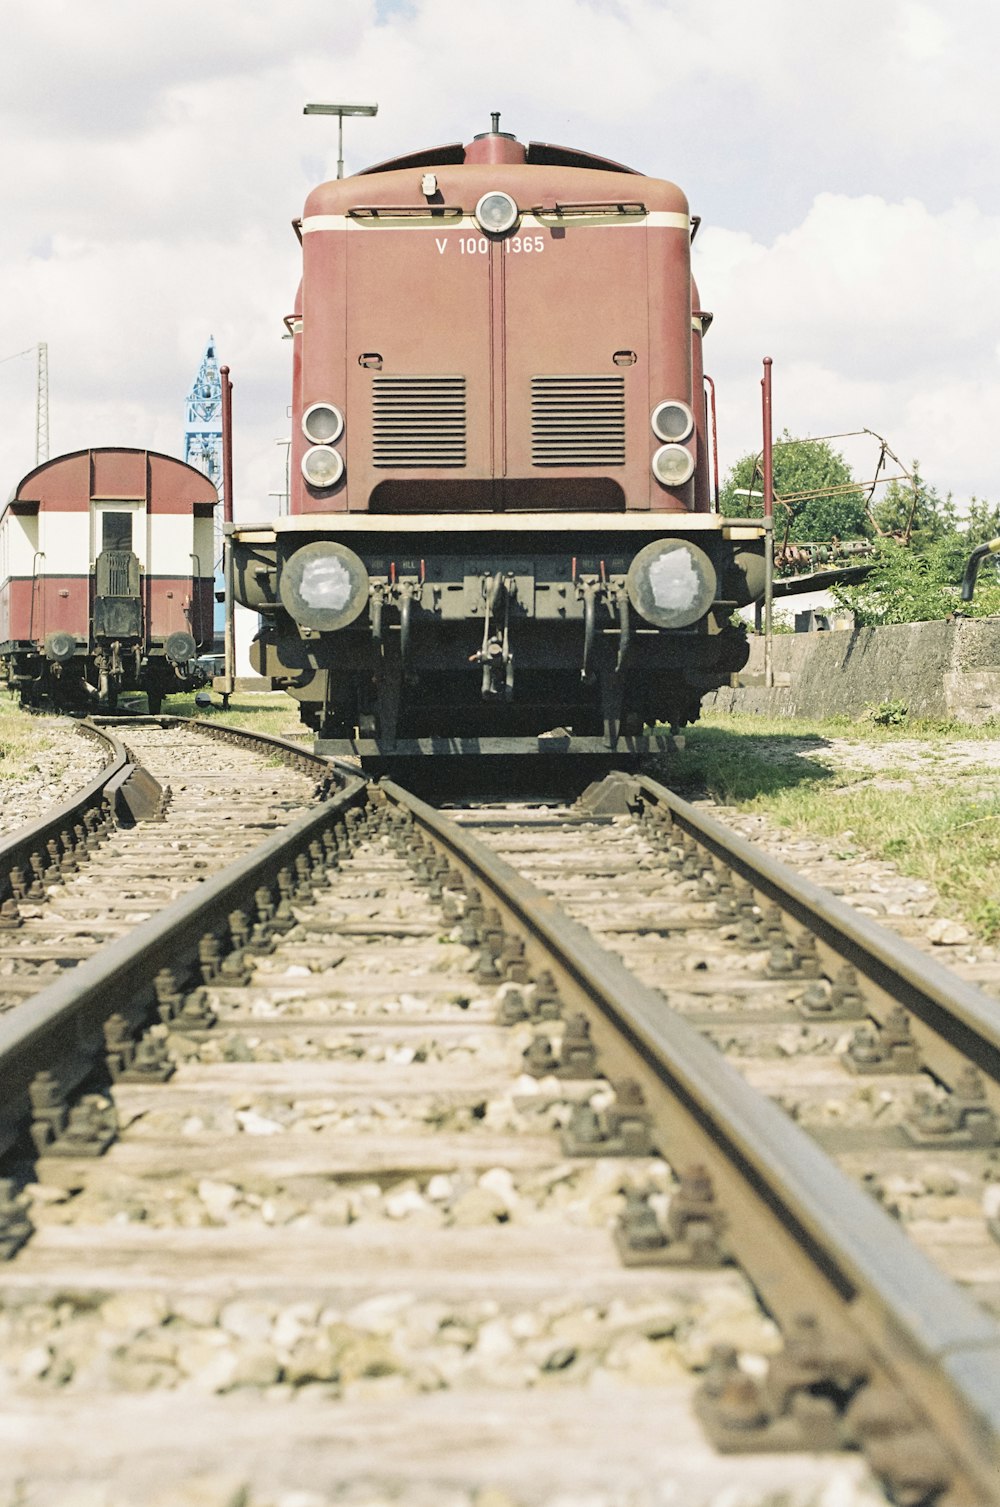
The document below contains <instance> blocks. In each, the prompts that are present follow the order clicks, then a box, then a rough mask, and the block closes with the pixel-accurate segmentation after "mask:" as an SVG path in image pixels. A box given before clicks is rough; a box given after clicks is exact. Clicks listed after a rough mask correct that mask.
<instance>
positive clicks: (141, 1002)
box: [0, 773, 366, 1155]
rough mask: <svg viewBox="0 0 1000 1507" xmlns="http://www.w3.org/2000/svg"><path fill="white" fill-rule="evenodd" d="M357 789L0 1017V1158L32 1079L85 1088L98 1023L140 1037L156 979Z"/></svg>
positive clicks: (185, 959) (194, 956)
mask: <svg viewBox="0 0 1000 1507" xmlns="http://www.w3.org/2000/svg"><path fill="white" fill-rule="evenodd" d="M365 788H366V782H365V781H364V780H363V779H362V778H360V777H358V776H357V774H356V773H355V775H354V776H353V777H352V778H351V779H349V780H346V781H344V783H343V785H342V787H341V789H340V790H338V791H337V792H336V793H335V794H334V795H333V796H332V797H331V798H330V799H328V800H325V801H323V802H321V803H320V804H319V805H317V806H316V807H315V808H313V809H310V810H308V811H306V812H305V813H304V814H303V815H302V816H300V817H298V818H297V819H296V820H295V821H293V822H290V823H289V824H288V826H286V827H283V828H282V829H281V830H280V831H279V832H276V833H274V834H273V835H272V836H271V837H269V838H268V839H267V840H266V841H265V842H263V843H262V844H260V846H259V847H257V848H255V849H254V850H253V852H251V853H249V854H247V855H245V856H244V857H242V858H240V859H238V860H237V861H236V862H235V863H232V864H230V865H229V867H228V868H226V869H223V870H222V871H221V872H220V873H219V874H216V875H215V876H213V877H212V878H211V879H208V880H206V881H205V883H204V884H201V885H198V886H196V887H195V888H194V889H193V890H190V891H188V892H187V893H186V894H184V895H181V896H180V897H179V898H178V899H177V900H175V901H173V902H172V904H170V905H168V906H166V907H165V908H164V909H163V910H162V911H161V912H159V913H158V914H157V915H155V916H152V917H151V918H150V919H149V920H148V921H144V922H142V923H141V924H140V925H138V926H136V927H135V928H134V929H133V930H132V931H130V932H129V933H128V935H127V936H124V937H122V938H120V939H119V940H118V941H116V942H113V943H111V944H110V945H109V946H107V947H105V948H102V949H101V951H100V952H99V953H97V954H95V955H94V956H93V957H91V958H87V959H85V960H84V961H83V962H81V963H79V964H77V966H76V967H75V968H74V969H73V970H72V971H71V972H69V973H68V974H67V975H66V976H65V977H64V978H61V979H59V980H58V981H57V982H56V983H54V984H51V985H49V987H48V988H46V989H43V990H41V991H40V992H39V993H38V994H36V995H33V996H32V997H31V998H30V999H28V1000H26V1001H24V1002H23V1003H22V1004H20V1005H19V1006H18V1007H17V1009H16V1010H12V1011H10V1012H9V1013H8V1014H6V1015H3V1016H0V1155H3V1154H4V1153H6V1152H7V1151H9V1150H10V1148H11V1147H12V1146H13V1145H14V1144H15V1143H16V1142H17V1141H18V1139H19V1138H20V1137H21V1135H22V1134H23V1132H24V1130H25V1128H26V1124H27V1122H28V1120H29V1118H30V1102H29V1097H28V1090H29V1087H30V1085H31V1083H32V1081H33V1080H34V1078H35V1077H36V1075H37V1074H38V1073H42V1072H48V1073H51V1074H52V1075H53V1076H54V1078H55V1079H56V1081H57V1083H58V1085H59V1087H60V1089H61V1090H62V1092H63V1094H65V1095H68V1094H71V1093H72V1092H74V1091H75V1090H76V1089H78V1088H79V1087H80V1085H81V1084H83V1083H85V1082H86V1080H87V1079H88V1078H89V1077H90V1076H91V1075H92V1074H93V1072H94V1070H95V1069H96V1068H99V1066H100V1063H101V1061H102V1058H103V1055H104V1051H105V1042H104V1035H103V1028H104V1025H105V1022H106V1021H108V1020H109V1019H110V1017H111V1016H112V1015H120V1016H122V1017H123V1018H124V1019H125V1021H126V1022H127V1023H128V1025H129V1026H130V1027H131V1028H133V1029H134V1030H138V1031H141V1030H142V1029H143V1028H144V1027H145V1026H146V1024H147V1023H148V1022H149V1020H150V1019H152V1018H153V1015H154V1008H153V1007H154V1000H155V985H154V980H155V977H156V974H157V973H158V971H159V970H161V969H170V970H172V972H173V973H174V975H175V976H176V977H177V978H178V979H179V980H180V981H181V983H182V986H183V981H184V980H185V978H186V977H188V976H193V975H195V974H196V973H197V969H198V949H199V944H200V942H201V940H202V938H203V937H204V936H205V935H206V934H207V933H214V934H215V935H216V936H221V937H223V938H226V937H228V936H229V935H230V918H231V915H232V913H233V912H234V911H239V910H242V911H244V912H246V913H247V914H248V915H253V914H254V912H255V901H256V892H257V891H258V890H259V889H260V888H263V887H266V888H268V889H271V890H274V888H275V886H276V885H277V880H278V874H279V871H280V870H282V869H284V868H287V867H289V865H292V864H294V862H295V859H296V857H297V856H298V855H299V854H300V853H303V852H304V851H306V850H307V849H308V846H309V843H310V842H311V841H312V840H313V839H315V838H317V837H319V836H320V835H321V834H322V832H323V830H324V829H325V828H326V827H328V826H329V825H330V824H331V823H332V822H333V821H335V820H336V819H337V817H338V816H340V815H341V814H342V813H343V812H345V811H346V809H347V808H348V807H349V806H351V805H354V804H356V803H357V802H358V801H360V800H361V799H362V798H363V796H364V792H365ZM188 987H191V986H190V985H188Z"/></svg>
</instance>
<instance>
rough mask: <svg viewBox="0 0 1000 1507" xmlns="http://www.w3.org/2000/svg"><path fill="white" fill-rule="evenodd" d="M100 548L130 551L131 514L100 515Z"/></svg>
mask: <svg viewBox="0 0 1000 1507" xmlns="http://www.w3.org/2000/svg"><path fill="white" fill-rule="evenodd" d="M101 548H102V549H131V548H132V514H131V513H102V514H101Z"/></svg>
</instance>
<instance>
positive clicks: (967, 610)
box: [832, 532, 1000, 627]
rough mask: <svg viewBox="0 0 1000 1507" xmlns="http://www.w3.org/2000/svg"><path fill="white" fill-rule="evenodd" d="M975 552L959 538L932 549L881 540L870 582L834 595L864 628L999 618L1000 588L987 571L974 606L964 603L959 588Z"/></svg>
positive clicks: (943, 538) (941, 540)
mask: <svg viewBox="0 0 1000 1507" xmlns="http://www.w3.org/2000/svg"><path fill="white" fill-rule="evenodd" d="M971 549H972V543H971V542H970V541H969V539H968V538H967V537H966V536H965V535H964V534H959V533H954V532H952V533H946V534H941V535H939V536H938V537H937V538H936V539H934V540H932V541H931V542H929V543H923V542H922V541H920V540H918V539H915V540H914V543H913V544H912V545H910V546H906V545H903V544H899V543H897V542H896V540H894V539H880V540H878V542H877V544H876V547H875V558H874V562H873V565H872V570H871V574H870V575H869V576H868V578H867V580H865V581H861V582H860V583H859V584H857V585H855V586H834V587H833V588H832V590H833V595H834V597H835V598H836V600H837V601H838V602H839V603H840V605H841V606H843V607H847V608H848V609H849V610H850V611H851V612H853V613H854V620H855V622H856V623H858V624H859V626H862V627H880V626H883V625H885V624H887V623H926V622H933V621H937V620H939V619H942V618H946V617H948V616H949V615H950V614H951V613H953V612H955V611H956V610H957V609H958V608H961V610H962V612H963V613H964V614H966V615H968V616H970V617H990V616H995V615H997V614H1000V583H998V582H997V578H996V574H995V572H994V573H993V577H992V580H991V579H990V577H989V575H987V573H986V570H985V568H984V570H983V572H982V574H981V576H980V581H979V584H978V586H977V587H976V593H975V596H974V598H973V600H972V601H971V602H969V603H963V602H962V601H961V598H960V592H959V588H960V586H961V581H962V575H963V572H964V570H965V564H966V561H967V560H968V558H969V553H970V551H971Z"/></svg>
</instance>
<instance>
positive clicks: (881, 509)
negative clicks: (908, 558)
mask: <svg viewBox="0 0 1000 1507" xmlns="http://www.w3.org/2000/svg"><path fill="white" fill-rule="evenodd" d="M911 474H912V482H908V481H891V482H890V483H889V485H888V486H887V487H886V488H885V491H884V492H883V493H882V495H881V497H880V498H879V499H878V501H877V502H876V503H875V505H874V506H873V508H872V517H873V519H874V520H875V524H876V527H877V528H878V531H879V533H881V534H886V535H891V536H892V537H894V538H896V539H901V540H908V539H911V538H912V539H913V540H914V542H915V543H923V544H929V543H932V542H933V541H934V540H935V539H944V538H945V537H946V536H947V535H948V534H956V533H958V531H959V527H960V520H959V518H958V514H957V511H956V509H955V504H954V502H953V500H952V496H951V493H950V492H949V493H948V494H947V496H946V497H942V496H941V495H940V493H939V492H938V491H937V490H936V489H935V488H934V487H931V486H928V484H927V483H926V482H925V481H924V478H923V477H922V476H921V474H920V462H919V461H916V460H915V461H913V462H912V472H911ZM980 506H982V507H983V508H986V507H987V506H988V505H987V504H981V505H980Z"/></svg>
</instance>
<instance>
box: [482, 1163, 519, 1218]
mask: <svg viewBox="0 0 1000 1507" xmlns="http://www.w3.org/2000/svg"><path fill="white" fill-rule="evenodd" d="M479 1186H480V1188H485V1189H486V1190H487V1191H488V1192H490V1193H495V1194H496V1195H497V1197H498V1198H500V1199H502V1201H503V1204H504V1207H505V1208H507V1209H513V1208H514V1207H515V1205H516V1204H517V1203H518V1202H519V1199H518V1194H517V1189H516V1188H515V1186H514V1174H513V1173H512V1172H510V1171H509V1169H508V1168H506V1167H490V1168H489V1169H488V1170H487V1171H486V1172H484V1173H483V1174H482V1176H481V1177H480V1178H479Z"/></svg>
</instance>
